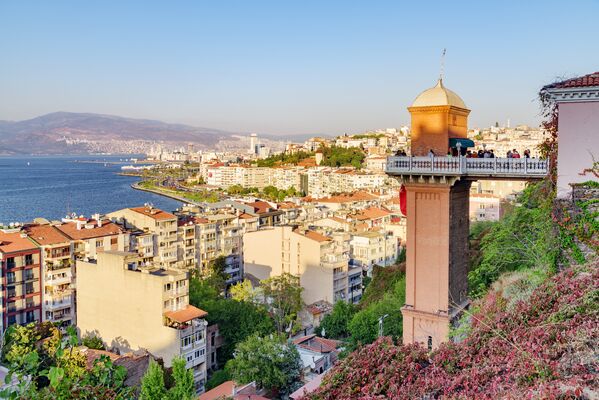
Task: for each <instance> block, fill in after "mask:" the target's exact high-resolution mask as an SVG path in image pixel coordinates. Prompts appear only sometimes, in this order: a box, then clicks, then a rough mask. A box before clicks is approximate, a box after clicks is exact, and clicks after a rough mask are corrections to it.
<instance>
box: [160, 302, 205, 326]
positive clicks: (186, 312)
mask: <svg viewBox="0 0 599 400" xmlns="http://www.w3.org/2000/svg"><path fill="white" fill-rule="evenodd" d="M164 315H165V316H166V317H168V318H169V319H172V320H173V321H175V322H179V323H180V324H183V323H185V322H189V321H191V320H192V319H194V318H202V317H205V316H206V315H208V313H207V312H206V311H204V310H201V309H199V308H197V307H194V306H192V305H191V304H189V305H188V306H187V307H185V308H184V309H182V310H178V311H167V312H165V313H164Z"/></svg>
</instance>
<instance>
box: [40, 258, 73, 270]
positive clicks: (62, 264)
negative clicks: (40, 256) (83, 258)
mask: <svg viewBox="0 0 599 400" xmlns="http://www.w3.org/2000/svg"><path fill="white" fill-rule="evenodd" d="M46 268H47V269H48V271H59V270H61V269H70V268H71V260H61V261H46Z"/></svg>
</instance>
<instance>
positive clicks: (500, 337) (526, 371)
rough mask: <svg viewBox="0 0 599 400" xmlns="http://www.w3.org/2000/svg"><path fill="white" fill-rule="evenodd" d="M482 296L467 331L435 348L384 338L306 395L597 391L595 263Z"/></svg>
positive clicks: (590, 394)
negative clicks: (524, 292)
mask: <svg viewBox="0 0 599 400" xmlns="http://www.w3.org/2000/svg"><path fill="white" fill-rule="evenodd" d="M507 304H508V300H507V299H505V298H503V297H502V296H501V293H500V292H496V291H493V292H490V293H489V294H488V295H487V296H485V297H484V298H483V299H482V300H481V301H480V304H479V307H477V310H476V311H475V313H474V314H473V315H472V327H471V330H470V333H469V335H468V336H467V337H466V338H465V339H464V340H463V341H462V342H460V343H445V344H443V345H442V346H441V347H440V348H439V349H437V350H435V351H433V352H432V353H429V352H427V351H426V350H425V349H423V348H422V347H419V346H416V345H410V346H404V345H395V344H394V343H393V342H392V340H391V339H390V338H381V339H379V340H377V341H376V342H374V343H372V344H371V345H368V346H364V347H361V348H359V349H358V350H356V351H355V352H353V353H351V354H350V355H349V356H348V357H347V358H346V359H344V360H342V361H341V362H340V363H339V364H338V365H336V366H335V367H334V368H333V369H332V370H331V371H330V372H329V373H328V374H327V375H326V377H325V378H324V380H323V384H322V386H321V387H320V388H319V389H318V390H317V391H316V392H314V393H312V394H310V395H308V396H307V397H306V399H327V400H333V399H414V398H417V399H418V398H420V399H437V398H442V399H498V398H510V399H511V398H535V399H536V398H544V399H545V398H546V399H586V398H595V396H599V380H598V379H597V377H598V376H599V375H598V372H599V370H598V368H599V366H598V363H597V360H598V359H599V350H597V349H598V348H599V340H598V339H599V268H597V266H596V265H595V266H586V267H580V266H577V267H571V268H569V269H566V270H565V271H563V272H561V273H559V274H557V275H555V276H554V277H552V278H550V279H548V280H547V281H545V283H543V284H542V285H540V286H539V287H537V288H536V289H534V291H533V292H532V295H531V296H530V297H528V298H527V299H526V300H522V301H519V302H516V303H515V304H512V305H511V306H510V307H508V306H507Z"/></svg>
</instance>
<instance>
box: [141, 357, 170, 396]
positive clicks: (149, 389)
mask: <svg viewBox="0 0 599 400" xmlns="http://www.w3.org/2000/svg"><path fill="white" fill-rule="evenodd" d="M165 397H166V388H165V387H164V371H163V370H162V367H161V366H160V365H158V363H157V362H156V361H154V360H150V365H149V366H148V370H147V371H146V373H145V375H144V377H143V378H142V380H141V390H140V394H139V398H140V400H164V398H165Z"/></svg>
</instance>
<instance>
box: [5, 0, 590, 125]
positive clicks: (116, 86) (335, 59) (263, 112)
mask: <svg viewBox="0 0 599 400" xmlns="http://www.w3.org/2000/svg"><path fill="white" fill-rule="evenodd" d="M597 15H599V0H580V1H571V2H566V1H551V0H544V1H541V0H538V1H537V0H527V1H523V0H518V1H507V0H506V1H488V0H487V1H476V0H472V1H458V0H455V1H402V0H396V1H375V0H372V1H351V0H346V1H322V0H318V1H309V0H305V1H280V0H279V1H260V0H252V1H248V0H240V1H232V0H231V1H225V0H223V1H207V0H206V1H199V0H197V1H134V0H127V1H109V0H102V1H91V0H90V1H61V0H53V1H42V0H40V1H27V0H19V1H16V0H15V1H10V0H0V120H22V119H29V118H33V117H36V116H39V115H43V114H46V113H50V112H55V111H70V112H93V113H102V114H114V115H121V116H126V117H133V118H149V119H157V120H162V121H165V122H176V123H185V124H190V125H194V126H203V127H209V128H217V129H223V130H229V131H234V132H257V133H266V134H282V135H285V134H342V133H357V132H362V131H365V130H368V129H377V128H387V127H399V126H402V125H405V124H409V114H408V112H407V110H406V108H407V107H408V106H409V105H410V104H411V102H412V101H413V100H414V98H415V97H416V96H417V95H418V94H419V93H420V92H421V91H423V90H425V89H426V88H428V87H431V86H434V84H435V83H436V80H437V78H438V76H439V73H440V58H441V52H442V50H443V48H446V49H447V53H446V56H445V68H444V83H445V85H446V86H447V87H448V88H450V89H452V90H453V91H455V92H457V93H458V94H459V95H460V96H461V97H462V98H463V100H464V101H465V103H466V105H467V106H468V107H469V108H470V109H471V110H472V112H471V114H470V120H469V125H470V127H485V126H490V125H492V124H494V123H495V122H496V121H497V122H499V123H500V124H501V125H503V124H505V123H506V121H507V120H508V119H510V120H511V123H512V126H513V125H515V124H519V123H524V124H530V125H536V124H538V123H539V120H540V118H539V106H538V103H537V101H536V97H537V93H538V91H539V89H540V88H541V87H542V86H543V85H545V84H548V83H551V82H553V81H555V80H556V78H560V77H561V78H563V77H565V78H570V77H574V76H579V75H585V74H588V73H591V72H594V71H599V41H597V40H596V39H597V38H598V37H599V23H597Z"/></svg>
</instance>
